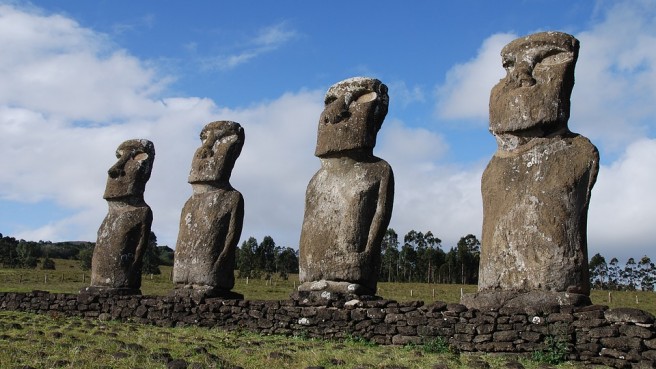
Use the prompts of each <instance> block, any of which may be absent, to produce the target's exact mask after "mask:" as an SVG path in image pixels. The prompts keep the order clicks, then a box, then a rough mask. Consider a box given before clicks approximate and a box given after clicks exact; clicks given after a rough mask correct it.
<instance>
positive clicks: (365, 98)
mask: <svg viewBox="0 0 656 369" xmlns="http://www.w3.org/2000/svg"><path fill="white" fill-rule="evenodd" d="M377 97H378V94H377V93H375V92H373V91H371V92H367V93H365V94H363V95H360V96H358V98H357V100H356V102H357V103H358V104H363V103H368V102H371V101H374V100H376V98H377Z"/></svg>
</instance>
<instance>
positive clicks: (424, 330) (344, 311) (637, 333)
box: [0, 291, 656, 368]
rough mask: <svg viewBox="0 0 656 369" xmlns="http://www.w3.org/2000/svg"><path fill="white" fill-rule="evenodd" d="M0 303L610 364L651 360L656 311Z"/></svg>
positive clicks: (146, 301) (388, 304)
mask: <svg viewBox="0 0 656 369" xmlns="http://www.w3.org/2000/svg"><path fill="white" fill-rule="evenodd" d="M0 310H18V311H26V312H34V313H40V314H48V313H53V312H56V313H59V314H63V315H66V316H77V317H83V318H89V319H115V320H122V321H127V320H130V321H135V322H139V323H144V324H154V325H159V326H167V327H173V326H188V325H197V326H203V327H216V328H221V329H226V330H249V331H253V332H257V333H261V334H280V335H295V336H302V337H312V338H322V339H344V338H347V337H361V338H364V339H367V340H370V341H373V342H376V343H378V344H383V345H389V344H394V345H405V344H424V343H429V342H431V341H434V340H435V339H437V338H438V337H442V338H443V339H445V340H447V341H448V342H449V344H450V345H451V346H452V347H453V348H455V349H457V350H459V351H468V352H474V351H482V352H509V353H529V352H533V351H536V350H544V349H547V346H546V345H547V343H546V342H548V341H552V342H553V341H558V342H566V344H567V347H568V348H569V350H570V353H569V356H568V358H569V359H570V360H577V361H583V362H586V363H593V364H604V365H609V366H612V367H616V368H653V367H656V330H655V328H654V316H653V315H651V314H649V313H647V312H645V311H642V310H638V309H631V308H618V309H612V310H611V309H608V308H607V307H606V306H601V305H592V306H586V307H580V308H574V307H570V306H561V307H558V308H551V309H550V311H530V310H531V309H521V308H502V309H500V310H499V311H479V310H476V309H467V308H466V307H465V306H464V305H460V304H446V303H442V302H434V303H430V304H424V303H423V302H421V301H414V302H396V301H389V300H374V301H358V300H353V301H350V302H347V301H344V300H341V301H338V300H323V301H312V300H310V299H303V298H302V297H298V296H297V298H296V299H290V300H284V301H248V300H222V299H218V298H208V299H204V300H201V301H195V300H193V299H191V298H181V297H170V296H140V295H132V296H116V295H107V294H105V295H103V294H101V295H84V294H81V295H75V294H53V293H48V292H43V291H34V292H31V293H7V292H0Z"/></svg>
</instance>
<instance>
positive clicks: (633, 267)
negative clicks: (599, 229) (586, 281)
mask: <svg viewBox="0 0 656 369" xmlns="http://www.w3.org/2000/svg"><path fill="white" fill-rule="evenodd" d="M589 265H590V283H591V285H592V288H595V289H603V290H627V291H634V290H638V289H640V290H643V291H653V290H654V286H655V285H656V266H655V265H654V263H653V262H652V261H651V259H650V258H649V257H648V256H643V257H642V258H641V259H640V260H638V261H636V260H635V259H634V258H629V259H628V260H627V261H626V263H625V264H624V267H622V266H621V265H620V262H619V260H618V259H617V258H615V257H614V258H612V259H610V262H608V263H607V262H606V258H605V257H603V256H601V255H600V254H599V253H597V254H595V255H594V256H593V257H592V258H591V259H590V264H589Z"/></svg>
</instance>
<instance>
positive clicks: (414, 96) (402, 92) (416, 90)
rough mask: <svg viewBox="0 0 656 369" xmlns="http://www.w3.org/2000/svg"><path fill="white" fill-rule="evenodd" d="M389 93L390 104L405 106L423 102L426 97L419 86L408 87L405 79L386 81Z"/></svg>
mask: <svg viewBox="0 0 656 369" xmlns="http://www.w3.org/2000/svg"><path fill="white" fill-rule="evenodd" d="M387 86H388V87H389V94H390V105H393V106H400V107H402V108H405V107H407V106H408V105H410V104H412V103H417V102H419V103H423V102H424V101H425V100H426V99H425V96H424V91H423V89H422V88H421V87H420V86H414V87H412V88H411V87H408V85H407V84H406V83H405V81H394V82H392V83H388V84H387Z"/></svg>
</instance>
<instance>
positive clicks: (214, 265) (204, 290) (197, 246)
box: [172, 121, 245, 298]
mask: <svg viewBox="0 0 656 369" xmlns="http://www.w3.org/2000/svg"><path fill="white" fill-rule="evenodd" d="M244 138H245V136H244V130H243V128H242V127H241V125H239V123H235V122H230V121H218V122H212V123H209V124H207V125H206V126H205V127H204V128H203V130H202V131H201V134H200V139H201V141H202V144H201V146H200V147H199V148H198V149H197V150H196V153H195V154H194V158H193V160H192V163H191V171H190V173H189V183H191V186H192V188H193V194H192V195H191V197H190V198H189V199H188V200H187V202H186V203H185V205H184V207H183V208H182V213H181V215H180V231H179V233H178V241H177V243H176V248H175V259H174V260H175V261H174V265H173V282H174V283H175V290H174V291H173V292H172V294H174V295H178V296H185V295H188V296H193V297H201V296H222V297H225V298H240V297H241V295H237V294H234V293H231V292H230V289H232V287H233V286H234V284H235V277H234V269H235V249H236V247H237V243H238V242H239V237H240V236H241V231H242V226H243V220H244V198H243V197H242V195H241V193H239V191H237V190H235V189H234V188H233V187H232V185H231V184H230V175H231V174H232V169H233V167H234V165H235V161H236V160H237V158H238V157H239V154H240V153H241V149H242V147H243V145H244Z"/></svg>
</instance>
